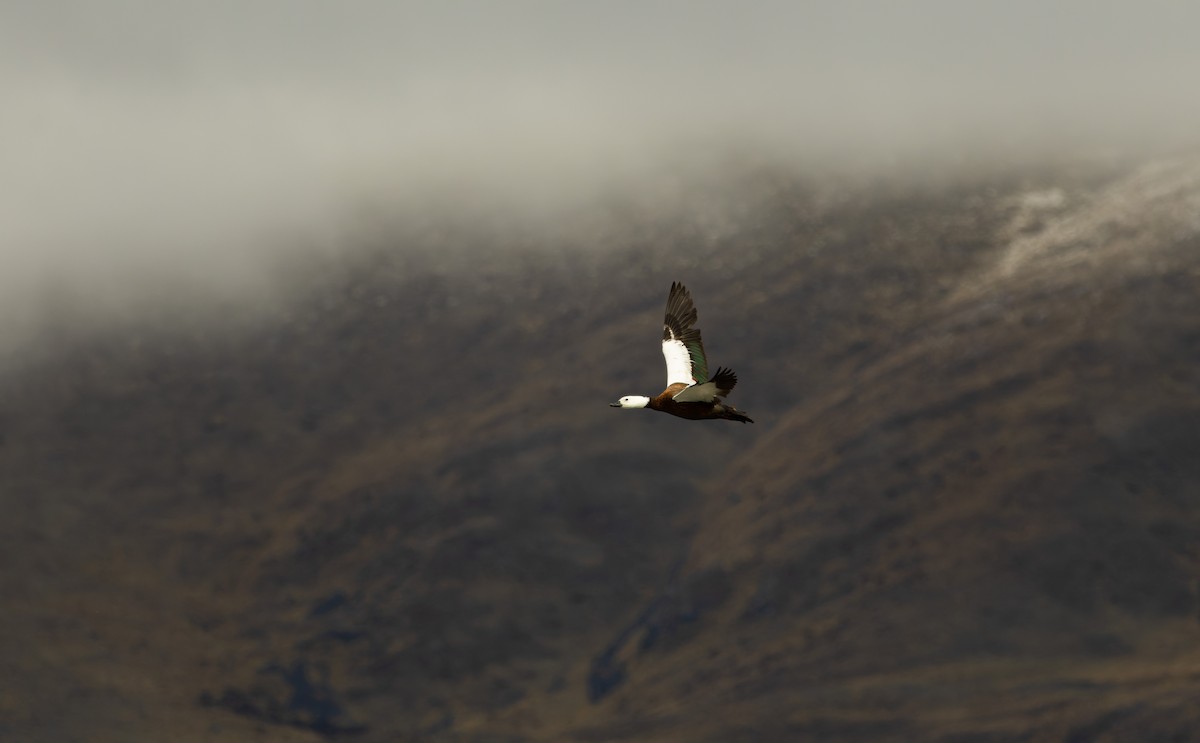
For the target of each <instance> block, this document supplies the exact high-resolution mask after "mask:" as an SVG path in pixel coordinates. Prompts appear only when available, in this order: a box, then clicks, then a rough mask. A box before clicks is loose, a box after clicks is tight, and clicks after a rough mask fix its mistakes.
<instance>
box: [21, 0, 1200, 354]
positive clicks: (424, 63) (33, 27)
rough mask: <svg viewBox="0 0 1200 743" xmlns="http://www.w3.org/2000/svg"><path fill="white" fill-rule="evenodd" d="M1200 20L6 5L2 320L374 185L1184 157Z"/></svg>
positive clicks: (238, 248)
mask: <svg viewBox="0 0 1200 743" xmlns="http://www.w3.org/2000/svg"><path fill="white" fill-rule="evenodd" d="M1198 26H1200V9H1192V8H1191V7H1190V6H1186V4H1183V3H1167V2H1160V3H1154V2H1151V3H1143V4H1138V5H1136V6H1134V5H1130V6H1128V7H1123V8H1117V7H1108V6H1105V7H1102V6H1100V5H1097V4H1095V3H1091V2H1083V1H1082V0H1071V1H1067V2H1061V3H1055V4H1052V5H1049V6H1048V5H1046V4H1044V3H1036V2H1025V1H1018V2H1005V3H984V4H981V3H970V4H968V3H958V2H951V1H950V0H941V1H933V0H926V1H925V2H917V3H908V4H885V3H835V2H815V3H784V2H759V3H752V4H748V5H747V4H740V5H734V4H729V3H723V2H651V3H632V2H629V3H624V2H618V3H603V4H595V3H591V4H569V3H551V2H517V3H505V4H498V3H497V4H492V3H474V4H472V3H466V4H453V5H446V4H437V3H393V2H357V3H340V4H332V3H318V2H295V1H289V2H284V1H283V0H262V1H261V2H256V3H251V4H246V3H233V2H215V3H184V2H149V1H148V0H143V1H137V2H135V1H133V0H123V1H116V2H109V3H103V4H96V3H90V2H86V0H59V1H58V2H50V3H38V4H10V5H9V6H6V7H5V8H3V9H0V62H3V64H2V65H0V69H3V70H5V72H3V73H0V81H2V83H3V86H4V89H5V91H6V92H5V112H4V114H3V115H2V119H0V128H2V131H3V137H2V140H0V158H2V160H3V167H2V168H0V204H3V207H2V208H3V210H4V214H3V219H2V220H0V297H3V299H2V300H0V305H2V306H0V311H3V312H4V314H5V315H6V316H7V317H9V318H10V319H13V322H10V323H9V325H21V326H23V327H25V328H30V327H35V326H36V316H37V315H38V313H40V312H41V309H39V307H41V306H43V305H44V304H45V303H46V297H47V296H48V294H47V292H50V291H51V289H50V288H51V287H58V288H59V290H64V291H70V292H75V293H77V294H81V295H83V296H87V295H89V294H90V295H94V296H96V297H97V298H98V299H97V306H101V305H103V306H113V307H115V306H120V305H122V304H123V303H125V297H126V296H127V295H128V296H131V297H132V296H137V295H139V294H144V293H145V291H144V289H145V287H146V286H147V285H148V284H150V283H152V282H153V277H156V276H162V275H170V276H173V277H178V278H180V279H183V280H187V281H194V282H196V283H198V284H201V285H209V286H220V287H224V288H226V289H228V288H229V287H235V288H236V287H239V286H246V287H254V286H256V285H257V284H258V283H259V281H260V279H261V277H262V276H261V275H262V273H263V272H264V271H265V270H266V266H268V265H269V259H271V258H273V257H275V256H277V255H278V254H279V251H281V250H287V249H297V248H296V246H307V247H308V248H312V247H313V246H318V247H319V246H327V247H328V246H333V245H337V244H338V243H339V242H340V241H342V240H343V239H344V235H345V232H346V230H352V229H353V223H352V221H351V220H350V217H349V215H350V214H353V213H354V209H355V207H356V205H357V204H358V203H360V202H361V201H362V200H364V199H366V200H369V199H375V200H379V201H387V200H392V201H394V202H395V203H398V204H402V203H405V202H414V203H415V202H421V200H422V199H424V200H425V201H424V202H421V203H432V202H431V201H430V199H434V200H435V201H436V200H437V199H445V197H447V196H449V197H450V200H455V201H456V202H457V203H455V204H454V208H455V209H469V208H470V205H471V204H473V203H488V202H490V203H492V204H493V205H496V206H499V207H500V208H512V209H514V210H526V211H528V212H530V213H533V214H539V215H544V214H546V213H553V212H554V211H555V210H556V209H557V208H559V207H560V206H562V205H571V204H578V203H586V202H587V201H588V199H590V198H592V197H594V196H595V195H596V194H597V193H598V192H599V191H601V190H603V189H606V188H612V187H617V186H620V187H622V188H636V187H638V184H645V183H647V182H652V181H653V176H654V175H655V174H656V173H657V172H659V171H660V170H661V169H663V168H667V167H670V168H678V167H687V166H688V164H690V163H696V162H701V163H702V162H704V161H706V160H707V159H708V158H709V157H713V156H714V153H718V152H720V151H721V149H722V148H723V147H725V146H729V145H734V144H736V145H738V146H740V147H747V148H750V149H752V150H755V151H757V152H760V153H766V154H768V155H769V156H771V157H775V158H777V159H778V160H779V161H782V162H787V161H794V162H796V163H812V162H821V163H825V164H830V163H832V164H837V163H839V162H844V163H849V164H852V165H854V166H855V167H871V166H872V164H888V165H890V166H894V165H895V163H897V162H901V163H917V164H919V163H920V162H922V160H923V159H924V158H925V157H926V156H927V155H930V154H931V153H932V154H938V155H939V156H941V157H944V159H945V160H947V161H953V160H954V159H955V157H958V156H960V155H962V156H967V157H975V156H977V155H978V154H979V153H985V154H986V153H998V155H997V156H1008V155H1011V154H1014V153H1021V152H1027V151H1028V152H1032V151H1036V150H1038V149H1039V148H1050V149H1053V148H1058V147H1066V146H1070V147H1076V148H1081V149H1087V148H1091V149H1096V150H1101V149H1106V148H1118V149H1130V148H1134V149H1136V148H1139V147H1157V148H1160V149H1161V148H1164V147H1168V146H1183V145H1187V144H1191V142H1190V141H1189V138H1190V137H1192V136H1193V134H1192V133H1193V132H1195V131H1198V130H1200V129H1198V128H1197V125H1198V124H1200V103H1198V99H1197V97H1196V96H1195V95H1194V92H1193V90H1192V88H1193V86H1194V74H1193V73H1194V72H1195V71H1196V70H1198V69H1200V49H1198V47H1197V45H1195V43H1194V36H1193V33H1192V32H1193V31H1194V29H1195V28H1197V27H1198ZM718 159H719V158H718ZM430 194H440V196H438V197H436V198H435V197H431V196H430ZM441 203H446V201H442V202H441ZM101 298H102V301H101ZM2 330H3V329H0V336H3V335H4V333H3V332H2Z"/></svg>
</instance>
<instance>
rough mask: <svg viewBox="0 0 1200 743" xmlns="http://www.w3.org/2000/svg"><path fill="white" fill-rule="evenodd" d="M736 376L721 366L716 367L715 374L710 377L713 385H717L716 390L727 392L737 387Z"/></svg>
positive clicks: (731, 370) (730, 370)
mask: <svg viewBox="0 0 1200 743" xmlns="http://www.w3.org/2000/svg"><path fill="white" fill-rule="evenodd" d="M737 381H738V380H737V374H735V373H734V371H733V369H726V368H725V367H723V366H718V367H717V373H716V374H713V375H712V382H713V384H715V385H717V389H719V390H724V391H725V392H729V391H730V390H732V389H733V388H734V387H735V386H736V385H737Z"/></svg>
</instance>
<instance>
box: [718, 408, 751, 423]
mask: <svg viewBox="0 0 1200 743" xmlns="http://www.w3.org/2000/svg"><path fill="white" fill-rule="evenodd" d="M721 407H722V408H723V410H722V411H721V417H722V418H725V419H726V420H731V421H741V422H742V423H753V422H754V421H753V420H752V419H751V418H750V416H748V415H746V414H745V413H743V412H742V411H740V410H738V409H737V408H735V407H733V406H732V405H722V406H721Z"/></svg>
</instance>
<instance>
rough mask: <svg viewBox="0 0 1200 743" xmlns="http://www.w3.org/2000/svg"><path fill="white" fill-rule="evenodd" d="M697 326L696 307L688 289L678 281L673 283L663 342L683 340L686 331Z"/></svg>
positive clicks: (668, 295)
mask: <svg viewBox="0 0 1200 743" xmlns="http://www.w3.org/2000/svg"><path fill="white" fill-rule="evenodd" d="M695 324H696V306H695V305H694V304H692V295H691V293H690V292H688V290H687V287H685V286H684V285H683V284H681V283H679V282H678V281H672V282H671V291H670V293H668V294H667V311H666V313H665V315H664V317H663V340H664V341H665V340H669V339H670V338H672V337H675V338H681V337H682V336H683V334H684V332H685V331H687V330H688V329H689V328H691V327H692V326H693V325H695Z"/></svg>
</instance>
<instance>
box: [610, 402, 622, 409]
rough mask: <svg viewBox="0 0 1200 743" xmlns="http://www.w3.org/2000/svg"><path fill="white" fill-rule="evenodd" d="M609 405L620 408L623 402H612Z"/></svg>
mask: <svg viewBox="0 0 1200 743" xmlns="http://www.w3.org/2000/svg"><path fill="white" fill-rule="evenodd" d="M608 407H610V408H619V407H621V403H619V402H610V403H609V404H608Z"/></svg>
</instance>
